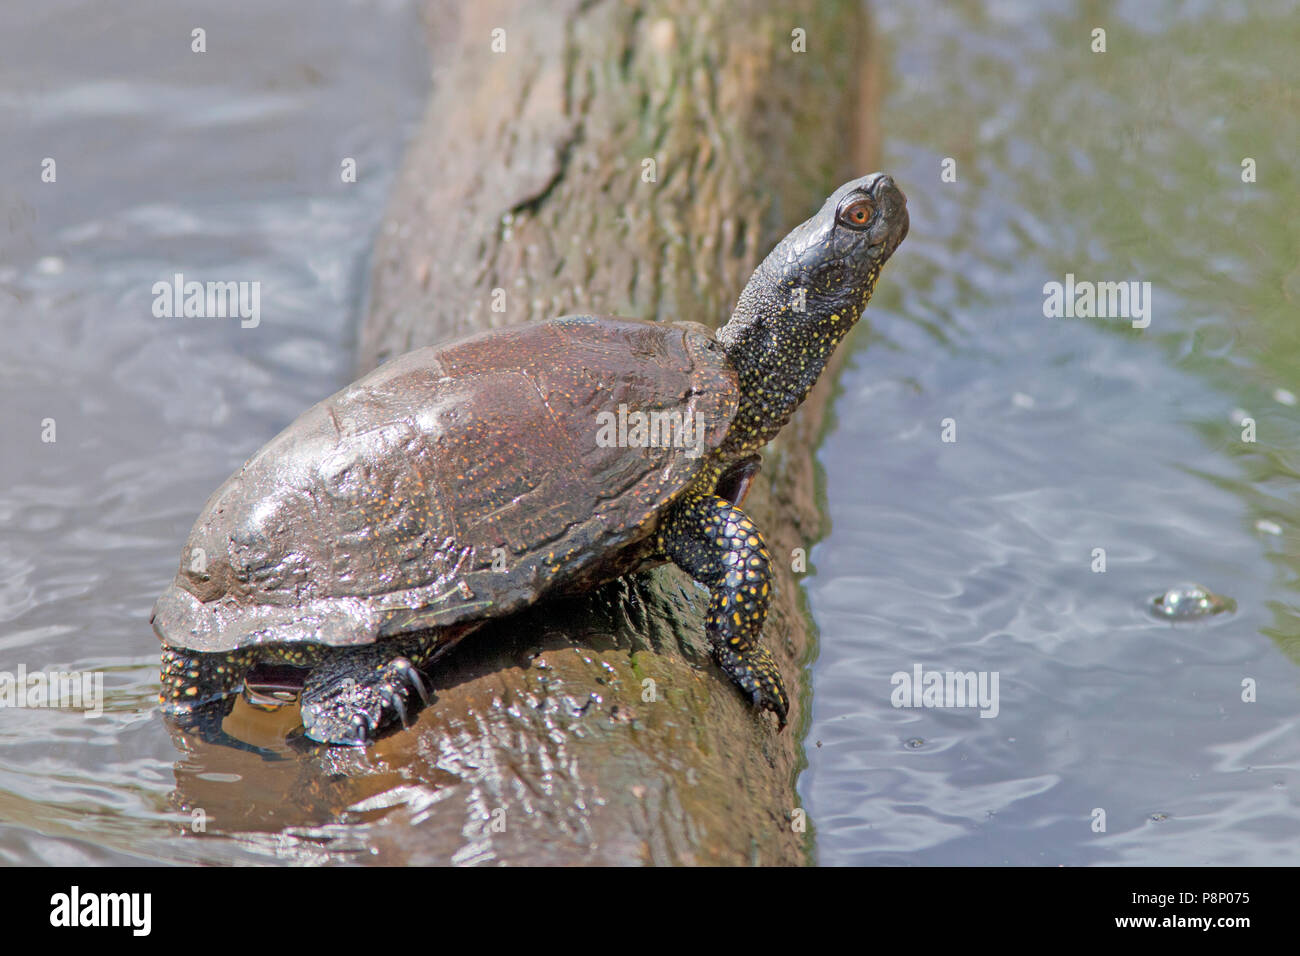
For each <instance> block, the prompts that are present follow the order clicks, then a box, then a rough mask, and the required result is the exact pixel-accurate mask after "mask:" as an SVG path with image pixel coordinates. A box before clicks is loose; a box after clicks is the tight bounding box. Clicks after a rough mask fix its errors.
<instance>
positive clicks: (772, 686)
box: [658, 495, 789, 729]
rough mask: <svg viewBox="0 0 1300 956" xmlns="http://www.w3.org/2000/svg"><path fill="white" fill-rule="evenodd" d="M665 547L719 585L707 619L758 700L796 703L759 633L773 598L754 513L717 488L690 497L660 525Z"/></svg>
mask: <svg viewBox="0 0 1300 956" xmlns="http://www.w3.org/2000/svg"><path fill="white" fill-rule="evenodd" d="M658 544H659V548H660V550H662V551H663V553H664V554H666V555H668V557H670V558H671V559H672V560H673V562H674V563H675V564H676V565H677V566H678V567H680V568H681V569H682V570H683V571H685V572H686V573H687V574H689V575H690V576H691V577H693V578H695V580H697V581H699V582H700V583H701V584H703V585H704V586H705V587H707V588H708V589H709V591H710V592H711V593H712V597H711V599H710V601H709V616H708V620H707V621H706V627H707V630H708V635H709V642H710V643H711V644H712V645H713V657H714V660H716V661H717V662H718V666H719V667H721V668H722V669H723V670H724V671H725V672H726V673H727V676H728V677H730V678H731V679H732V681H734V682H735V684H736V685H737V686H738V687H739V688H740V689H741V690H742V691H743V692H744V693H745V695H746V696H747V697H749V699H750V701H751V702H752V703H753V704H754V706H755V707H760V708H765V709H767V710H770V711H772V712H773V713H775V714H776V717H777V720H778V721H779V722H780V725H781V728H782V729H784V728H785V718H786V714H787V712H788V711H789V701H788V699H787V698H786V693H785V685H784V684H783V683H782V681H781V672H780V670H779V669H778V668H777V666H776V661H775V660H773V658H772V655H771V653H770V652H769V651H768V650H767V648H765V647H764V646H763V645H762V644H761V643H760V642H759V639H760V637H761V635H762V633H763V622H764V621H765V620H766V619H767V607H768V604H769V603H771V600H772V572H771V569H770V567H769V563H770V559H769V557H768V553H767V548H766V547H765V546H764V545H763V539H762V537H761V536H760V535H759V533H758V529H757V528H756V527H754V523H753V522H752V521H750V519H749V516H748V515H746V514H745V512H743V511H741V510H740V509H739V508H738V507H736V506H735V505H734V504H732V503H731V502H730V501H728V500H726V499H725V498H722V497H720V496H718V495H699V496H694V497H687V498H684V499H682V500H681V501H679V502H678V503H677V504H676V505H674V506H673V508H672V510H671V511H670V512H669V513H668V515H667V516H666V518H665V520H664V522H663V525H662V526H661V527H660V530H659V541H658Z"/></svg>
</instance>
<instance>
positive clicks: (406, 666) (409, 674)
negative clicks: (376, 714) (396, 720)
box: [393, 657, 429, 724]
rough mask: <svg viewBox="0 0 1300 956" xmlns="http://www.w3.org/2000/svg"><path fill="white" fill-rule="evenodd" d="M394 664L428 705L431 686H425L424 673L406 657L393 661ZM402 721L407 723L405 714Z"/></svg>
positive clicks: (425, 704)
mask: <svg viewBox="0 0 1300 956" xmlns="http://www.w3.org/2000/svg"><path fill="white" fill-rule="evenodd" d="M393 666H394V668H395V669H396V670H397V672H398V673H399V674H401V675H402V676H403V677H404V678H406V680H407V683H409V684H410V685H411V686H412V687H413V688H415V692H416V693H417V694H419V695H420V700H421V701H422V702H423V704H424V706H426V707H428V706H429V688H427V687H425V686H424V675H423V674H421V673H420V671H419V670H418V669H417V668H416V666H415V665H414V664H412V663H411V662H410V661H408V660H407V659H406V658H405V657H399V658H398V659H397V660H395V661H393ZM402 723H403V724H405V723H406V718H405V716H403V718H402Z"/></svg>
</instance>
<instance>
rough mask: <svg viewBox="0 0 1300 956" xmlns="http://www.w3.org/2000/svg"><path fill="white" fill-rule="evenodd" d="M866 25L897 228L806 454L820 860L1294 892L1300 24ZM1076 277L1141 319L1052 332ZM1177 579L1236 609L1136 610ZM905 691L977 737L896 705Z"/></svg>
mask: <svg viewBox="0 0 1300 956" xmlns="http://www.w3.org/2000/svg"><path fill="white" fill-rule="evenodd" d="M874 9H875V11H876V22H877V26H878V29H879V36H880V45H881V51H882V53H883V54H884V58H885V59H884V63H883V64H882V70H883V76H884V78H885V79H884V83H885V89H886V92H885V98H884V105H883V110H882V113H881V116H880V125H881V129H882V132H883V142H884V158H883V163H882V165H883V166H884V167H885V168H887V169H889V170H890V171H891V172H892V173H893V174H894V176H895V177H896V178H897V179H898V181H899V182H900V183H902V184H904V188H905V189H906V190H907V192H908V196H909V200H910V201H909V208H910V211H911V217H912V229H911V235H910V236H909V238H908V240H907V242H906V243H905V244H904V246H903V248H902V249H901V250H900V252H899V253H898V255H897V256H895V261H894V262H892V263H891V264H890V265H889V266H888V267H887V268H886V270H885V275H884V277H883V279H882V284H881V287H880V290H879V292H878V293H877V296H876V300H875V301H874V302H873V305H872V307H871V309H870V310H869V312H868V314H869V316H870V318H871V326H872V328H871V331H870V332H867V331H866V330H859V331H858V333H857V336H858V337H857V339H856V342H855V345H856V351H855V354H854V356H853V360H852V362H851V365H850V367H849V368H848V370H847V371H846V373H845V374H844V376H843V377H842V379H841V382H840V386H841V392H840V395H839V397H838V399H837V401H836V403H835V413H836V421H835V423H834V425H833V426H832V427H831V429H830V431H829V434H828V436H827V439H826V441H825V444H824V446H823V448H822V450H821V463H822V465H823V467H824V469H825V478H826V489H825V490H826V499H827V508H828V515H829V520H830V524H831V531H830V534H829V536H828V537H827V538H826V539H824V540H823V541H822V542H821V544H820V545H819V546H818V547H816V548H815V549H814V551H813V553H812V562H813V565H814V571H815V573H813V574H811V575H810V576H809V577H808V579H807V586H808V591H809V600H810V603H811V607H812V611H813V615H814V617H815V619H816V622H817V624H818V625H819V627H820V653H819V656H818V658H817V660H816V662H815V663H814V665H813V668H812V686H813V693H814V709H813V721H812V725H811V729H810V732H809V739H808V758H809V767H808V769H807V771H806V772H805V773H804V774H803V775H802V777H801V780H800V792H801V794H802V796H803V798H804V800H805V804H806V806H807V809H808V813H809V818H810V820H812V821H813V823H814V824H815V826H816V829H817V848H818V857H819V860H820V862H822V863H824V864H850V863H857V864H882V863H895V864H959V865H960V864H971V865H997V864H1016V865H1058V864H1065V865H1082V864H1101V863H1111V864H1170V865H1201V864H1233V863H1237V864H1291V863H1294V862H1295V861H1296V860H1297V846H1298V844H1297V839H1298V838H1300V813H1298V812H1297V800H1298V797H1300V774H1298V773H1297V771H1298V769H1300V613H1298V611H1297V581H1298V580H1300V574H1298V572H1300V548H1298V547H1297V546H1298V545H1300V537H1298V536H1297V531H1296V528H1297V519H1298V518H1300V510H1298V503H1300V498H1298V497H1297V491H1298V490H1300V485H1298V483H1297V478H1298V477H1300V415H1298V414H1297V408H1296V397H1295V393H1296V392H1298V391H1300V381H1298V380H1300V375H1297V367H1298V366H1300V196H1298V190H1297V186H1298V185H1300V182H1298V181H1297V175H1296V172H1295V154H1296V147H1297V145H1300V121H1298V116H1300V93H1298V92H1297V91H1300V82H1297V81H1298V79H1300V67H1298V65H1297V63H1298V61H1297V58H1296V56H1295V51H1296V50H1297V49H1300V11H1298V9H1297V6H1296V4H1294V3H1259V4H1249V5H1235V4H1234V5H1220V4H1214V3H1098V4H1066V3H1047V4H1044V3H1029V2H1023V3H1015V2H998V3H988V4H974V3H959V4H930V3H923V4H892V3H890V4H886V3H881V4H876V5H875V6H874ZM1097 27H1101V28H1103V29H1105V30H1106V51H1105V52H1104V53H1102V52H1093V50H1092V42H1093V33H1092V31H1093V30H1094V29H1095V28H1097ZM1247 157H1249V158H1252V159H1253V160H1254V161H1255V169H1256V173H1257V180H1256V181H1255V182H1253V183H1244V182H1243V181H1242V172H1243V168H1242V160H1243V159H1244V158H1247ZM945 159H953V160H955V161H956V164H955V171H956V179H955V181H953V182H944V181H943V180H942V178H941V172H942V170H943V168H944V160H945ZM950 168H951V167H950ZM1067 274H1073V275H1074V276H1075V278H1076V280H1080V281H1082V280H1091V281H1112V282H1113V281H1128V280H1137V281H1142V282H1149V283H1150V284H1151V290H1152V291H1151V296H1152V298H1151V311H1150V315H1149V323H1150V324H1149V325H1148V326H1147V327H1145V328H1134V327H1133V322H1132V321H1130V320H1126V319H1122V318H1048V317H1045V315H1044V302H1045V298H1046V297H1045V294H1044V285H1045V284H1046V283H1049V282H1053V281H1055V282H1060V283H1064V282H1065V281H1066V275H1067ZM1143 321H1145V320H1143V319H1140V318H1139V319H1138V323H1139V324H1141V323H1142V322H1143ZM1247 418H1249V419H1253V420H1254V422H1255V435H1254V438H1255V441H1254V442H1249V441H1243V438H1244V437H1249V434H1248V431H1247V427H1246V426H1247V423H1246V421H1245V419H1247ZM949 419H950V420H951V422H950V423H949V424H950V425H951V427H952V429H953V431H950V433H949V435H948V437H950V438H952V437H955V439H956V440H955V441H949V442H945V441H944V440H943V438H944V423H945V420H949ZM954 432H955V434H954ZM1095 549H1103V550H1104V561H1105V564H1104V568H1105V570H1104V571H1101V570H1100V568H1101V567H1102V565H1101V564H1100V563H1099V561H1098V560H1097V557H1096V555H1097V554H1098V552H1096V550H1095ZM1191 582H1194V583H1198V584H1200V585H1203V586H1204V587H1207V588H1209V589H1210V590H1211V591H1212V592H1215V593H1216V594H1218V595H1222V596H1225V597H1227V598H1231V599H1234V600H1235V602H1236V610H1235V611H1233V612H1225V613H1221V614H1219V615H1215V616H1212V617H1209V618H1204V619H1199V620H1190V621H1189V620H1179V621H1174V622H1171V621H1170V620H1167V619H1160V618H1157V617H1155V616H1154V615H1152V614H1150V613H1148V601H1149V600H1150V599H1151V598H1152V597H1154V596H1155V595H1157V594H1159V593H1162V592H1164V591H1165V590H1166V589H1167V588H1169V587H1171V586H1174V585H1178V584H1182V583H1191ZM917 665H920V666H921V667H922V668H923V669H924V670H926V671H939V672H960V673H968V672H975V673H976V674H980V673H983V674H984V675H985V677H986V679H988V678H990V677H991V676H992V675H994V674H996V675H997V677H998V708H997V713H996V716H989V717H981V716H980V712H979V711H978V710H977V709H974V708H970V707H966V708H959V707H955V706H954V707H925V706H922V707H914V706H901V707H896V706H894V700H893V699H892V698H891V695H892V694H893V692H894V690H895V686H896V685H895V684H894V683H893V678H894V675H895V674H899V673H904V674H908V675H911V674H912V673H913V671H914V668H915V667H916V666H917ZM899 686H901V682H900V685H899ZM986 686H990V685H986ZM1252 688H1253V700H1247V699H1245V698H1250V697H1252ZM901 702H903V703H912V699H911V698H910V697H908V698H904V699H903V701H901ZM955 702H956V701H953V703H955ZM990 713H991V709H990ZM1103 814H1104V815H1103ZM1103 825H1104V829H1103V828H1102V826H1103Z"/></svg>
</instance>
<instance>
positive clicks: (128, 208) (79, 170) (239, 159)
mask: <svg viewBox="0 0 1300 956" xmlns="http://www.w3.org/2000/svg"><path fill="white" fill-rule="evenodd" d="M0 22H2V23H3V24H4V26H3V27H2V28H0V129H3V130H4V136H3V145H0V213H2V214H3V216H4V220H3V221H0V330H2V331H3V340H4V344H3V346H2V347H0V408H2V409H3V414H2V415H0V449H3V452H2V453H0V670H4V671H8V672H10V673H15V672H16V671H17V669H18V668H19V667H25V668H26V669H27V670H28V671H29V672H31V671H37V670H40V671H44V670H46V669H48V668H54V669H58V670H63V671H89V672H103V673H104V675H105V676H104V694H105V697H106V703H105V706H104V714H103V716H101V717H98V718H87V717H85V716H83V714H82V713H81V712H79V711H77V710H75V709H71V708H69V709H41V708H30V709H23V708H6V709H4V710H0V861H3V862H7V863H64V864H83V863H110V862H111V863H131V862H150V861H158V860H171V861H180V862H184V861H187V860H206V861H235V860H241V859H242V860H257V859H263V858H268V857H275V858H283V856H284V853H283V851H282V848H281V847H280V846H278V845H277V844H284V843H286V842H292V841H291V840H290V839H289V838H288V837H283V836H281V837H276V838H268V839H264V840H262V841H260V842H259V841H257V840H252V839H250V840H248V841H242V842H241V841H240V840H236V839H207V840H193V839H188V840H187V839H179V838H178V836H177V834H178V833H180V832H181V831H182V830H184V829H186V828H187V827H188V825H189V824H190V823H191V821H190V819H189V818H188V817H186V816H184V815H180V814H177V813H176V812H174V811H173V809H172V808H171V807H170V806H169V798H170V794H171V792H172V790H173V789H174V787H175V786H176V771H175V764H176V762H177V760H178V754H177V750H176V748H175V746H174V745H173V743H172V739H171V737H170V736H169V735H168V733H167V732H166V729H165V728H164V726H163V724H162V722H161V720H160V718H159V717H158V714H157V713H156V694H157V684H158V647H157V641H156V639H154V638H152V636H151V633H150V629H149V625H148V618H149V608H150V606H151V605H152V603H153V600H154V598H155V597H157V594H158V592H159V590H160V586H161V585H162V584H164V583H165V582H166V581H167V580H169V579H170V577H171V576H172V575H173V574H174V573H175V570H176V561H177V554H178V553H179V552H178V547H179V544H180V542H181V541H182V540H183V537H184V534H185V529H186V528H188V526H189V525H190V524H191V523H192V522H193V520H194V516H195V514H196V513H197V511H198V508H199V507H200V506H201V505H202V503H203V501H204V499H206V498H207V496H208V494H210V493H211V492H212V490H213V489H214V488H215V487H216V486H217V485H218V484H219V483H220V482H221V481H222V480H223V479H224V477H225V476H226V475H228V474H229V473H230V472H232V471H233V470H234V469H235V468H237V467H238V466H239V464H240V463H241V462H242V461H243V460H244V459H245V458H247V457H248V456H249V455H250V454H251V453H252V452H253V451H255V450H256V449H257V448H258V447H259V446H260V445H261V444H262V443H263V442H265V441H266V440H267V439H268V438H270V437H271V436H272V435H274V434H275V433H276V432H277V431H279V430H280V429H281V428H283V427H284V425H285V424H286V423H287V421H288V419H289V418H292V417H293V416H294V415H296V414H297V411H299V410H302V409H304V408H306V407H307V406H309V405H311V404H312V403H314V402H316V401H318V400H319V399H320V398H322V397H324V396H325V395H327V394H329V393H330V392H333V391H334V390H336V389H338V388H340V387H341V386H342V385H344V384H346V382H347V381H348V380H349V378H350V377H351V373H352V368H353V363H354V354H353V342H354V341H355V322H356V318H357V316H358V315H359V314H360V312H361V310H362V297H363V295H364V291H365V283H366V278H367V277H366V273H365V264H366V262H367V259H368V255H369V250H370V248H371V246H372V245H373V242H374V237H375V231H376V229H377V228H378V226H379V219H380V215H381V213H382V210H383V205H384V201H385V199H386V196H387V193H388V189H389V185H390V182H391V179H392V177H393V175H394V173H395V170H396V165H397V162H398V159H399V157H400V155H401V149H402V145H403V142H404V140H405V139H406V137H407V135H408V134H409V133H410V132H412V131H413V124H414V121H415V120H416V118H417V117H418V114H419V111H420V109H421V108H422V106H423V103H424V98H425V95H426V91H427V86H428V82H427V69H428V66H427V63H426V53H425V50H424V47H423V43H422V42H421V39H420V28H419V23H418V17H417V14H416V10H415V9H414V7H413V6H412V5H411V4H409V3H406V2H401V3H398V2H365V3H360V2H343V0H327V2H305V0H273V2H264V3H257V4H252V3H240V4H215V3H197V2H181V3H176V2H172V0H135V2H132V3H128V4H103V3H97V2H87V0H40V2H37V0H21V2H19V3H15V4H8V5H6V6H5V8H4V10H3V12H0ZM196 28H201V29H203V30H205V31H206V36H205V40H206V52H203V53H198V52H194V51H193V50H192V45H193V33H192V31H193V30H194V29H196ZM47 157H48V158H52V159H54V161H55V166H54V172H55V181H54V182H43V181H42V179H41V173H42V164H43V161H44V160H45V159H46V158H47ZM347 158H351V159H354V160H355V161H356V169H357V176H356V182H355V183H346V182H344V181H343V175H342V172H343V165H342V164H343V162H344V160H345V159H347ZM178 271H179V272H181V273H182V275H183V276H184V277H185V280H186V281H201V282H207V281H232V282H240V281H244V282H253V281H256V282H259V283H260V316H259V321H258V322H257V324H256V325H253V324H251V322H248V321H241V320H240V319H239V318H212V319H208V318H193V317H192V318H159V317H157V316H155V314H154V299H155V296H154V293H153V287H154V284H155V283H157V282H172V281H173V276H174V275H175V273H176V272H178ZM289 410H293V411H292V412H289ZM286 415H287V417H286ZM48 420H52V421H53V428H54V431H53V438H54V441H53V442H50V441H46V440H43V439H45V438H48V437H50V436H49V434H48V432H47V425H46V423H47V421H48Z"/></svg>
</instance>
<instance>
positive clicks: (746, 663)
mask: <svg viewBox="0 0 1300 956" xmlns="http://www.w3.org/2000/svg"><path fill="white" fill-rule="evenodd" d="M714 658H715V659H716V660H717V662H718V666H719V667H721V668H722V669H723V671H725V672H726V674H727V676H728V677H730V678H731V680H732V682H733V683H734V684H735V685H736V686H737V687H739V688H740V690H741V692H742V693H743V694H744V695H745V696H746V697H748V698H749V701H750V703H751V704H753V705H754V709H755V710H770V711H771V712H772V713H774V714H776V719H777V722H778V724H779V728H778V729H780V730H785V719H786V715H787V714H788V713H789V710H790V703H789V700H788V698H787V697H786V694H785V684H784V682H783V681H782V680H781V671H780V669H779V668H778V667H777V666H776V661H775V660H774V659H773V658H772V655H771V654H770V653H769V652H768V650H767V648H765V647H763V646H762V645H756V646H752V647H750V648H748V649H747V650H746V652H745V653H737V652H736V651H734V650H732V649H731V648H730V647H728V646H726V645H720V646H717V647H715V648H714Z"/></svg>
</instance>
